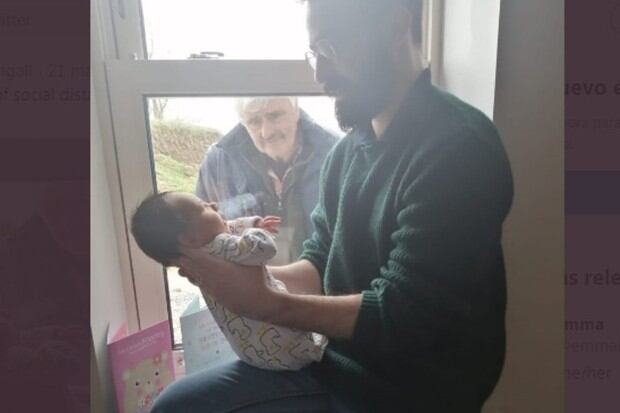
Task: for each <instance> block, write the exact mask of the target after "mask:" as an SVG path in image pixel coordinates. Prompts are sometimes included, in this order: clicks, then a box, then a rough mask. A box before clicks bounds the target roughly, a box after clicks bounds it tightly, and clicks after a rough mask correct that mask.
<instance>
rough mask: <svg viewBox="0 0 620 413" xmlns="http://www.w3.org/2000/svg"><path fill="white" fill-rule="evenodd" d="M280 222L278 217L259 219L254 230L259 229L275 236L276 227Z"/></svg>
mask: <svg viewBox="0 0 620 413" xmlns="http://www.w3.org/2000/svg"><path fill="white" fill-rule="evenodd" d="M281 222H282V220H281V219H280V217H274V216H267V217H264V218H261V219H259V220H258V221H257V222H256V228H261V229H264V230H265V231H269V232H271V233H272V234H277V233H278V225H280V223H281Z"/></svg>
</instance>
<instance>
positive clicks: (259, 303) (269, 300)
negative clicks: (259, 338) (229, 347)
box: [175, 248, 283, 321]
mask: <svg viewBox="0 0 620 413" xmlns="http://www.w3.org/2000/svg"><path fill="white" fill-rule="evenodd" d="M181 252H182V254H183V256H182V257H181V258H179V259H178V260H177V261H176V263H175V264H176V265H177V266H178V267H179V274H180V275H181V276H183V277H185V278H187V279H188V280H189V281H190V282H191V283H192V284H194V285H196V286H197V287H199V288H200V289H201V291H202V292H203V293H207V294H209V295H210V296H212V297H213V298H214V299H215V300H216V301H218V302H219V303H221V304H222V305H223V306H224V307H226V308H228V309H229V310H230V311H232V312H234V313H237V314H239V315H241V316H244V317H248V318H251V319H253V320H259V321H271V320H272V319H273V317H274V314H277V312H279V311H280V310H281V300H280V298H281V296H282V295H283V294H282V293H280V292H278V291H275V290H273V289H271V288H270V287H269V286H268V284H267V273H266V271H265V268H264V267H258V266H243V265H238V264H233V263H230V262H227V261H224V260H222V259H220V258H216V257H212V256H210V255H209V254H208V253H207V252H206V251H203V250H202V248H182V249H181Z"/></svg>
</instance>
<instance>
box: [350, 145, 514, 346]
mask: <svg viewBox="0 0 620 413" xmlns="http://www.w3.org/2000/svg"><path fill="white" fill-rule="evenodd" d="M405 179H406V178H405ZM403 188H404V189H403V191H402V194H401V196H400V199H399V205H398V206H397V207H396V211H395V213H396V217H397V229H396V230H395V231H394V232H393V233H392V235H391V241H392V249H391V250H390V252H389V258H388V260H387V262H385V264H384V265H383V266H382V267H381V269H380V272H379V274H377V277H376V278H375V279H374V280H372V281H371V283H370V288H369V289H368V290H366V291H363V292H362V305H361V308H360V312H359V315H358V319H357V323H356V327H355V331H354V335H353V338H352V344H353V345H354V346H355V347H356V348H358V349H360V350H361V351H369V350H364V349H381V351H385V352H396V351H398V352H400V353H401V354H402V353H403V352H405V354H410V355H414V354H425V353H424V352H422V351H421V350H423V349H425V348H428V347H431V346H436V345H437V344H438V343H440V342H441V343H443V344H445V338H446V337H458V340H460V339H461V338H464V337H473V336H474V335H482V336H484V333H481V330H480V329H482V331H484V328H485V327H484V324H485V323H486V322H487V321H488V320H494V319H498V318H501V319H502V320H503V314H504V308H503V307H504V305H505V303H504V301H503V297H505V292H504V288H505V286H504V280H503V277H504V274H503V269H502V270H490V268H498V267H494V265H495V264H497V263H498V261H497V260H498V259H499V260H501V258H498V257H501V246H500V238H501V226H502V222H503V220H504V218H505V216H506V215H507V213H508V210H509V208H510V204H511V201H512V179H511V176H510V170H509V167H508V164H507V162H505V159H504V158H503V154H498V153H497V152H496V151H495V150H494V149H493V148H491V147H490V146H488V145H486V144H485V143H483V142H482V141H478V140H475V139H459V140H458V141H457V143H454V144H451V145H450V147H444V150H443V151H441V153H440V154H439V155H438V156H436V157H434V159H429V160H428V161H427V162H426V166H425V167H424V168H423V169H422V170H419V171H417V172H416V173H415V176H413V175H412V176H411V177H410V180H409V182H408V183H406V184H405V185H404V186H403ZM502 265H503V264H502ZM485 320H486V321H485ZM472 326H473V328H472ZM478 328H480V329H478ZM448 342H450V340H448ZM469 342H471V341H469ZM460 350H464V349H460ZM373 351H374V350H373Z"/></svg>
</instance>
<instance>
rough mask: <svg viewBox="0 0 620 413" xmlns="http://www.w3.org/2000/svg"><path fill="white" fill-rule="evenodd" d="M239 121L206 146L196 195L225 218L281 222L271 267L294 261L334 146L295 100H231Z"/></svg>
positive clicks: (308, 230) (307, 231)
mask: <svg viewBox="0 0 620 413" xmlns="http://www.w3.org/2000/svg"><path fill="white" fill-rule="evenodd" d="M237 112H238V114H239V117H240V119H241V122H240V123H239V124H238V125H237V126H235V127H234V128H233V129H232V130H231V131H230V132H229V133H228V134H227V135H225V136H224V137H223V138H222V139H221V140H220V141H219V142H218V143H216V144H214V145H213V146H211V148H209V150H208V151H207V154H206V156H205V159H204V161H203V163H202V166H201V168H200V173H199V176H198V182H197V184H196V195H197V196H198V197H200V198H202V199H204V200H205V201H211V202H217V203H218V204H219V209H220V211H221V212H222V214H223V215H224V216H225V217H226V218H227V219H233V218H238V217H241V216H247V215H263V216H265V215H276V216H279V217H281V218H282V225H281V228H280V234H279V236H278V239H277V242H278V255H277V256H276V257H275V258H274V260H273V261H272V262H273V263H274V264H285V263H289V262H291V261H293V260H296V259H297V258H298V257H299V255H300V254H301V250H302V243H303V241H305V240H306V239H307V238H308V237H309V236H310V234H311V233H312V222H311V221H310V213H311V212H312V210H313V209H314V207H315V206H316V203H317V199H318V191H319V188H318V184H319V171H320V168H321V164H322V163H323V160H324V159H325V156H326V155H327V152H329V150H330V149H331V147H332V146H333V144H334V143H335V142H336V138H335V136H333V135H332V134H331V133H329V132H328V131H326V130H325V129H323V128H322V127H321V126H319V125H318V124H316V123H315V122H314V121H313V120H312V119H310V117H309V116H308V115H307V114H306V113H305V112H304V111H303V110H301V109H300V108H299V107H298V104H297V99H296V98H292V97H291V98H289V97H255V98H244V99H238V100H237Z"/></svg>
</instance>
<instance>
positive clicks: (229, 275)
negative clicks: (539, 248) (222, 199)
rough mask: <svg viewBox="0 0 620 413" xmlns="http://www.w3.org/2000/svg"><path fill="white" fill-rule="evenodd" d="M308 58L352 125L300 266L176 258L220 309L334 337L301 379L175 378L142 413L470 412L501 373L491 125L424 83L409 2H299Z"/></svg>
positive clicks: (507, 193)
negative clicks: (276, 286)
mask: <svg viewBox="0 0 620 413" xmlns="http://www.w3.org/2000/svg"><path fill="white" fill-rule="evenodd" d="M307 4H308V29H309V34H310V36H309V38H310V49H311V51H310V52H309V53H308V58H309V61H310V63H311V64H312V65H313V67H314V68H315V77H316V80H317V81H318V82H319V83H320V84H321V85H322V86H323V88H324V89H325V91H326V92H327V93H328V94H329V95H332V96H334V98H335V105H336V113H337V116H338V120H339V122H340V124H341V126H342V127H344V128H347V129H349V130H350V133H349V134H348V136H346V137H345V138H343V139H342V140H340V141H339V142H338V143H337V144H336V146H335V148H334V149H333V150H332V151H331V152H330V153H329V155H328V157H327V159H326V160H325V165H324V167H323V169H322V173H321V181H320V190H319V203H318V206H317V208H316V209H315V211H314V212H313V214H312V218H313V223H314V226H315V231H314V233H313V235H312V237H311V238H310V240H308V241H307V242H306V243H305V244H304V252H303V254H302V256H301V259H300V260H299V261H297V262H296V263H293V264H290V265H287V266H284V267H273V268H272V273H273V275H274V276H275V277H277V278H279V279H280V280H282V281H283V282H284V283H285V284H286V285H287V287H288V289H289V292H288V293H282V292H278V291H274V290H273V289H271V288H269V287H268V286H267V285H266V282H265V276H264V275H263V274H262V273H261V271H260V270H258V269H256V268H249V267H240V266H235V265H233V264H229V263H225V262H222V261H219V260H214V259H210V258H209V257H207V256H206V254H204V253H202V251H200V250H191V249H186V250H185V251H184V257H182V258H181V259H180V260H179V262H178V264H179V265H180V267H181V274H183V275H185V276H187V277H188V278H189V279H190V280H191V281H193V282H194V283H196V284H197V285H199V286H200V287H201V288H203V289H205V290H206V291H209V292H210V293H211V294H212V295H213V296H214V297H215V298H216V300H219V301H220V302H221V303H222V304H223V305H225V306H227V307H228V308H229V309H231V311H234V312H236V313H238V314H242V315H245V316H248V317H251V318H254V319H258V320H269V321H270V322H272V323H274V324H277V325H283V326H287V327H291V328H298V329H302V330H309V331H316V332H319V333H322V334H324V335H326V336H327V337H329V338H330V344H329V345H328V347H327V349H326V352H325V355H324V357H323V359H322V361H321V362H320V363H317V364H316V365H313V366H311V367H309V368H306V369H304V370H300V371H297V372H288V373H278V372H269V371H264V370H258V369H253V368H251V367H248V366H246V365H244V364H242V363H235V364H230V365H227V366H224V367H221V368H219V369H218V370H213V371H206V372H204V373H203V374H202V375H196V376H191V377H188V378H186V379H185V380H184V381H181V382H179V383H177V384H176V385H173V386H172V387H170V388H169V390H168V391H167V392H165V393H164V394H163V395H162V397H161V399H160V400H159V402H158V404H157V406H156V409H155V410H154V412H156V413H161V412H175V411H183V412H188V413H191V412H225V411H235V412H263V411H264V412H268V411H269V412H271V411H287V412H295V411H308V412H309V411H312V412H317V411H324V412H328V411H332V412H351V411H355V412H423V413H456V412H459V413H473V412H477V413H479V412H480V409H481V408H482V405H483V403H484V401H485V399H486V398H487V397H488V396H489V394H490V393H491V391H492V390H493V388H494V386H495V384H496V382H497V380H498V378H499V375H500V372H501V369H502V365H503V358H504V336H505V332H504V314H505V304H506V291H505V288H506V286H505V270H504V261H503V254H502V246H501V235H502V223H503V221H504V219H505V217H506V215H507V214H508V211H509V209H510V206H511V202H512V177H511V172H510V167H509V164H508V160H507V157H506V154H505V151H504V148H503V145H502V143H501V140H500V138H499V136H498V134H497V131H496V129H495V127H494V126H493V124H492V123H491V122H490V120H489V119H488V118H486V117H485V116H484V115H483V114H482V113H481V112H480V111H478V110H477V109H475V108H473V107H471V106H469V105H467V104H466V103H464V102H462V101H460V100H459V99H457V98H455V97H454V96H452V95H449V94H447V93H445V92H442V91H440V90H438V89H437V88H435V87H434V86H433V85H432V84H431V80H430V73H429V71H428V70H426V69H424V67H423V64H422V56H421V46H420V45H421V17H420V16H421V1H419V0H381V1H377V0H308V1H307Z"/></svg>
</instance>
